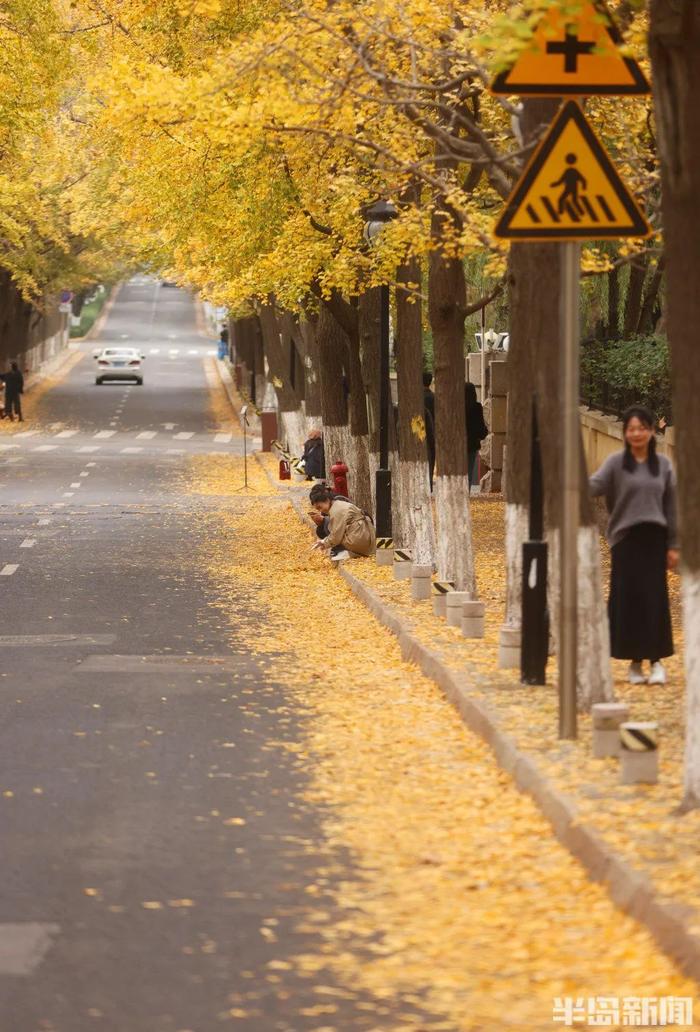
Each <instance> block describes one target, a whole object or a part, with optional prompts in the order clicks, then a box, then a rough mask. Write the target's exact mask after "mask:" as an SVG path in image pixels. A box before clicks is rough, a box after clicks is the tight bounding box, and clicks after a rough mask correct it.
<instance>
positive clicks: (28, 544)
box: [19, 538, 36, 548]
mask: <svg viewBox="0 0 700 1032" xmlns="http://www.w3.org/2000/svg"><path fill="white" fill-rule="evenodd" d="M35 544H36V538H25V539H24V541H23V542H22V544H21V545H20V546H19V547H20V548H34V545H35Z"/></svg>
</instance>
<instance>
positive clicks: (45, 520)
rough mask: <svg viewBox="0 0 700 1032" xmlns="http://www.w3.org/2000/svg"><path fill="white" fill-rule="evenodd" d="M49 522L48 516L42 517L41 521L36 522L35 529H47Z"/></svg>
mask: <svg viewBox="0 0 700 1032" xmlns="http://www.w3.org/2000/svg"><path fill="white" fill-rule="evenodd" d="M50 522H51V520H50V519H49V518H48V516H44V517H43V518H42V519H40V520H37V521H36V525H37V527H48V525H49V523H50Z"/></svg>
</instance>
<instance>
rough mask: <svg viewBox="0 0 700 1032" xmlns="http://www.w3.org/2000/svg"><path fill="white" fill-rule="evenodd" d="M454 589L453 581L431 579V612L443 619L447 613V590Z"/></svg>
mask: <svg viewBox="0 0 700 1032" xmlns="http://www.w3.org/2000/svg"><path fill="white" fill-rule="evenodd" d="M454 589H455V586H454V582H453V581H448V580H442V581H440V580H436V581H433V613H434V614H435V616H441V617H442V619H443V620H444V619H445V617H446V615H447V612H446V609H447V606H446V603H445V599H446V598H447V595H448V594H449V592H450V591H454Z"/></svg>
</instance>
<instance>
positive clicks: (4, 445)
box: [0, 444, 19, 451]
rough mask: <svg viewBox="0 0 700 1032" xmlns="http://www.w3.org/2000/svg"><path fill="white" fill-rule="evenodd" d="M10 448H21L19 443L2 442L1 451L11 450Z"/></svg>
mask: <svg viewBox="0 0 700 1032" xmlns="http://www.w3.org/2000/svg"><path fill="white" fill-rule="evenodd" d="M10 448H19V445H18V444H0V451H9V450H10Z"/></svg>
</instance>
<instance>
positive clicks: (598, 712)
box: [592, 702, 630, 760]
mask: <svg viewBox="0 0 700 1032" xmlns="http://www.w3.org/2000/svg"><path fill="white" fill-rule="evenodd" d="M592 714H593V755H594V756H595V757H596V759H598V760H603V759H605V757H606V756H619V755H620V724H624V723H625V721H627V720H629V716H630V712H629V706H627V705H626V703H624V702H596V703H594V704H593V709H592Z"/></svg>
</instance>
